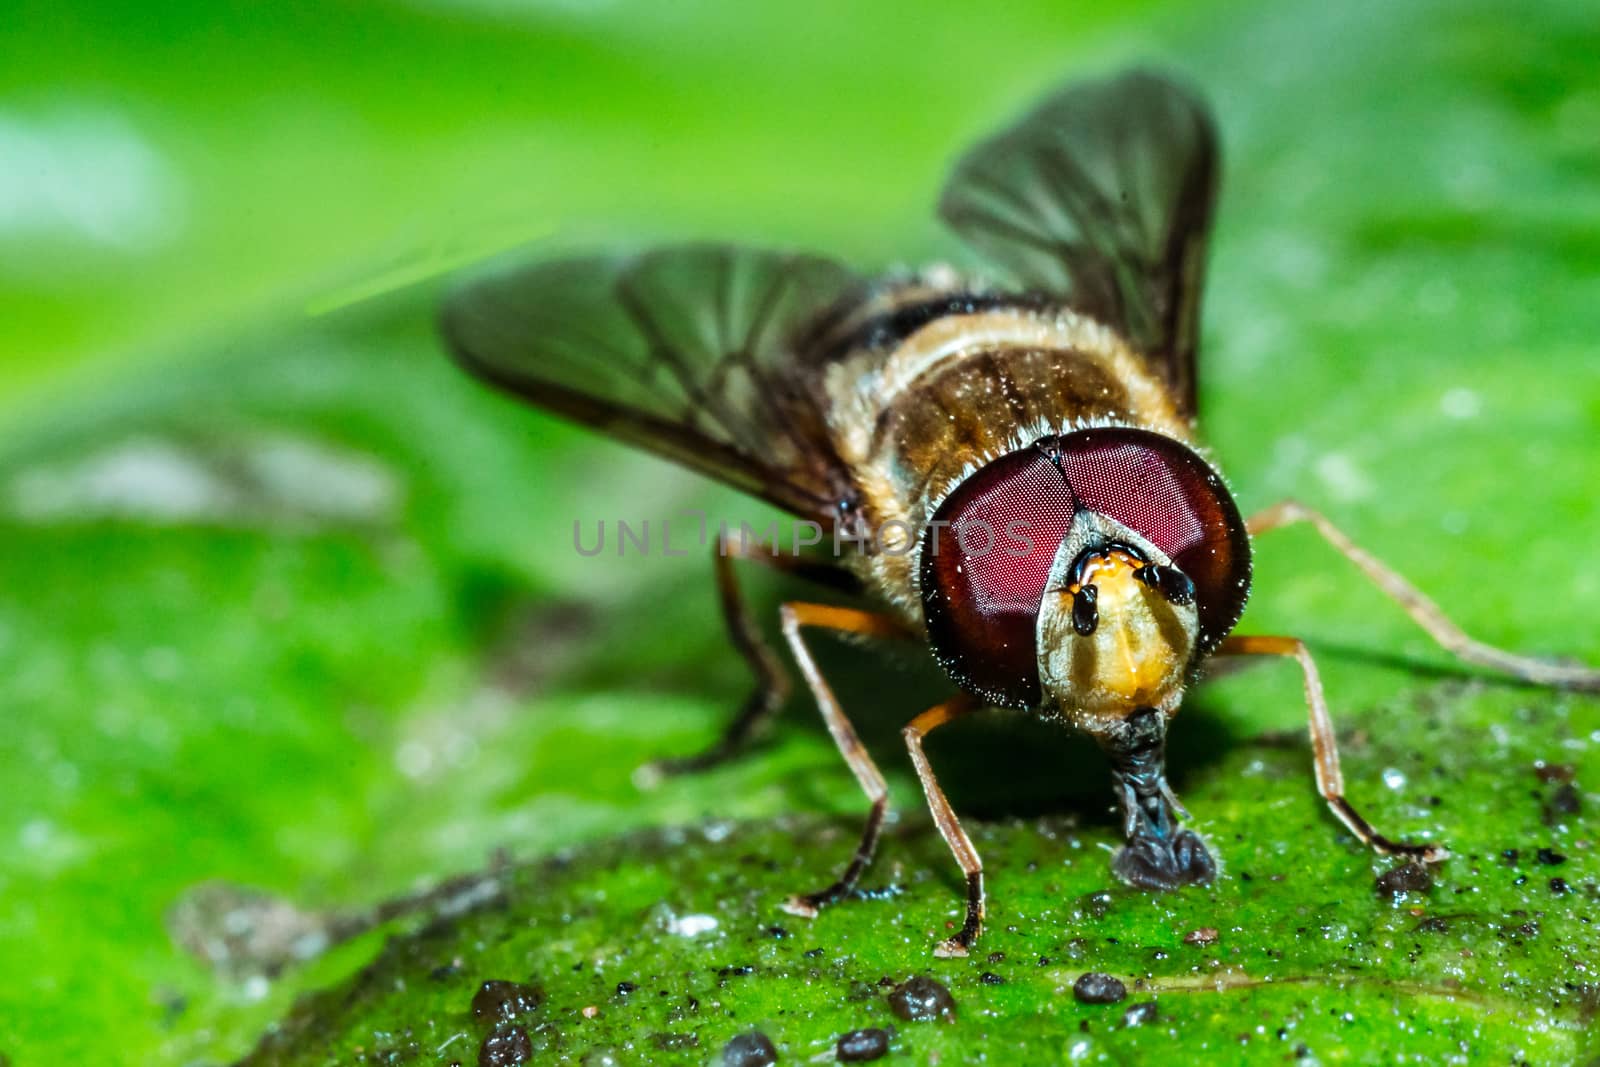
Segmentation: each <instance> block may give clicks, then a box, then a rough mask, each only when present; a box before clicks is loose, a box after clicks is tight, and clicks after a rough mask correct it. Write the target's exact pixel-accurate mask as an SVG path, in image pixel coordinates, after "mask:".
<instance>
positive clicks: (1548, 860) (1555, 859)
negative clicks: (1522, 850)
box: [1537, 848, 1567, 867]
mask: <svg viewBox="0 0 1600 1067" xmlns="http://www.w3.org/2000/svg"><path fill="white" fill-rule="evenodd" d="M1537 856H1538V859H1539V862H1540V863H1542V864H1544V865H1545V866H1546V867H1554V866H1556V865H1557V864H1560V863H1565V862H1567V857H1566V856H1564V855H1562V854H1561V853H1559V852H1557V851H1556V850H1555V849H1553V848H1541V849H1540V850H1539V851H1538V853H1537Z"/></svg>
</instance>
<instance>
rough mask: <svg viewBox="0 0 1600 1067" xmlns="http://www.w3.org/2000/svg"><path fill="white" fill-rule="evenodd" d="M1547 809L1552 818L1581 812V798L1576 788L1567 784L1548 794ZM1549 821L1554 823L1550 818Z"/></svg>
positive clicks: (1569, 783)
mask: <svg viewBox="0 0 1600 1067" xmlns="http://www.w3.org/2000/svg"><path fill="white" fill-rule="evenodd" d="M1547 808H1548V809H1549V811H1548V813H1549V814H1550V815H1551V816H1552V817H1554V816H1560V815H1576V814H1578V813H1579V812H1581V811H1582V810H1583V796H1582V794H1580V793H1579V792H1578V787H1577V786H1575V785H1573V784H1572V783H1571V782H1568V783H1566V784H1565V785H1563V786H1561V787H1560V788H1558V789H1557V790H1556V791H1555V792H1554V793H1551V794H1550V803H1549V804H1548V805H1547ZM1551 821H1554V819H1553V818H1552V820H1551Z"/></svg>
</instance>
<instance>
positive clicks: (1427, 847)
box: [1373, 840, 1450, 866]
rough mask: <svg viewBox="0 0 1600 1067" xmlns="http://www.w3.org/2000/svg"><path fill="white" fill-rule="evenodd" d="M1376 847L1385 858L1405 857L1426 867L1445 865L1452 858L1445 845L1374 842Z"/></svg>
mask: <svg viewBox="0 0 1600 1067" xmlns="http://www.w3.org/2000/svg"><path fill="white" fill-rule="evenodd" d="M1373 844H1374V847H1376V848H1377V850H1378V851H1379V852H1381V853H1383V854H1384V855H1385V856H1404V857H1406V858H1407V859H1410V860H1414V861H1415V862H1417V863H1421V864H1423V865H1424V866H1432V865H1433V864H1436V863H1443V862H1444V861H1445V860H1447V859H1449V858H1450V850H1449V849H1447V848H1445V847H1444V846H1443V845H1431V844H1422V845H1416V844H1411V843H1410V842H1407V841H1389V840H1384V841H1381V842H1374V843H1373Z"/></svg>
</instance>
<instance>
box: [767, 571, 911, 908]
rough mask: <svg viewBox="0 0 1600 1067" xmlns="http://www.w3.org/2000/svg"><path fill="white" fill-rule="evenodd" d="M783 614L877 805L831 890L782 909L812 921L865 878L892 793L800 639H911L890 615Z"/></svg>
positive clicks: (847, 755) (820, 609) (788, 610)
mask: <svg viewBox="0 0 1600 1067" xmlns="http://www.w3.org/2000/svg"><path fill="white" fill-rule="evenodd" d="M781 615H782V619H783V636H784V638H785V640H787V641H788V642H789V648H790V649H791V650H792V651H793V652H794V658H795V661H796V662H797V663H799V664H800V673H801V674H802V675H803V676H804V677H805V680H806V684H807V685H809V686H810V687H811V692H812V694H813V695H814V696H815V697H816V698H817V709H818V710H819V711H821V712H822V720H823V722H825V723H826V724H827V726H828V733H829V734H830V735H832V737H833V743H834V744H836V745H838V746H839V753H840V754H841V755H842V756H844V760H845V762H846V763H847V764H849V765H850V770H851V772H852V773H854V774H855V776H856V781H857V782H859V783H860V784H861V791H862V792H864V793H866V794H867V799H868V800H869V801H871V804H872V806H871V808H870V809H868V812H867V822H866V825H865V826H864V827H863V828H862V831H861V840H860V842H859V843H858V844H857V845H856V850H855V853H854V854H853V855H852V856H851V857H850V862H849V863H848V864H846V865H845V868H844V870H843V872H841V873H840V875H839V877H838V878H837V879H836V880H835V881H834V882H833V883H832V884H831V885H829V886H828V887H827V888H825V889H821V890H818V891H817V892H815V893H806V894H802V895H797V896H793V897H790V898H789V900H788V901H787V902H786V903H785V904H784V905H783V910H784V911H786V912H788V913H789V914H791V915H800V916H804V917H806V918H812V917H814V916H815V915H816V914H817V912H818V910H820V909H821V908H823V907H826V906H827V905H829V904H832V903H834V902H835V901H837V900H839V899H840V898H842V897H844V896H846V895H848V894H849V893H850V891H851V890H853V889H854V888H855V886H856V882H857V881H858V880H859V879H860V877H861V873H862V872H863V871H865V870H866V869H867V864H869V863H871V862H872V854H873V852H874V851H875V850H876V849H877V846H878V832H879V830H881V829H882V827H883V817H884V814H885V812H886V810H887V808H888V803H889V791H888V788H887V787H886V786H885V785H884V782H883V775H882V774H881V773H879V771H878V766H877V764H875V763H873V762H872V757H871V756H870V755H868V754H867V750H866V748H865V746H863V745H862V744H861V738H860V737H858V736H857V735H856V731H855V727H853V726H851V725H850V720H849V719H847V718H845V714H844V709H842V708H841V707H840V706H839V701H838V699H837V698H836V697H835V696H834V695H833V689H832V688H831V687H829V685H828V681H827V679H826V678H824V677H823V676H822V672H821V671H820V670H818V669H817V662H816V660H815V659H813V658H812V655H811V650H810V649H809V648H807V647H806V643H805V639H804V638H802V637H801V636H800V630H801V628H802V627H813V628H815V629H820V630H832V631H834V632H836V633H846V634H857V635H860V636H863V637H896V638H904V637H908V636H910V634H909V633H908V632H907V631H906V629H905V627H904V626H902V625H901V624H900V623H899V622H897V621H895V620H894V619H892V618H890V617H889V616H887V615H880V614H878V613H876V612H871V611H860V610H857V609H855V608H839V607H830V606H829V605H826V604H807V603H801V602H798V601H792V602H790V603H787V604H785V605H783V608H782V611H781Z"/></svg>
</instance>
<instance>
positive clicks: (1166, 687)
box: [1037, 508, 1200, 736]
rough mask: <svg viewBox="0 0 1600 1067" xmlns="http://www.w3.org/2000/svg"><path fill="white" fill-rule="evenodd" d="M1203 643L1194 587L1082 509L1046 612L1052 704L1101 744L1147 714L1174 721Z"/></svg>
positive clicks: (1131, 536) (1041, 665) (1140, 542)
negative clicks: (1113, 729) (1112, 729)
mask: <svg viewBox="0 0 1600 1067" xmlns="http://www.w3.org/2000/svg"><path fill="white" fill-rule="evenodd" d="M1199 636H1200V613H1199V610H1198V608H1197V607H1196V604H1195V586H1194V582H1193V580H1191V579H1190V578H1189V576H1188V575H1187V574H1185V573H1184V572H1183V571H1182V570H1181V569H1180V568H1179V567H1177V566H1176V565H1174V564H1173V562H1172V560H1171V559H1170V558H1169V557H1168V556H1167V555H1166V553H1164V552H1162V551H1161V550H1160V549H1159V548H1157V547H1156V546H1155V545H1153V544H1151V543H1150V542H1149V541H1148V540H1147V539H1146V538H1144V537H1143V536H1142V535H1140V534H1139V533H1137V532H1136V531H1134V530H1131V529H1129V528H1128V527H1127V526H1125V525H1123V524H1122V523H1119V522H1118V521H1117V520H1115V519H1113V518H1111V517H1109V516H1107V515H1104V514H1102V513H1100V512H1096V511H1092V510H1090V509H1088V508H1080V509H1079V510H1078V511H1077V513H1076V514H1075V515H1074V517H1073V522H1072V525H1071V527H1070V528H1069V529H1068V531H1067V536H1066V537H1064V538H1063V539H1062V541H1061V547H1060V548H1059V549H1057V551H1056V558H1055V562H1054V564H1053V565H1052V567H1051V571H1050V578H1049V583H1048V584H1047V585H1046V587H1045V593H1044V597H1043V599H1042V600H1041V601H1040V604H1039V618H1038V627H1037V645H1038V670H1039V681H1040V688H1041V690H1042V694H1041V695H1042V697H1043V699H1044V701H1045V702H1046V703H1048V704H1049V705H1051V706H1053V707H1054V708H1055V709H1057V710H1058V711H1059V712H1060V713H1061V714H1062V715H1063V716H1065V717H1066V718H1067V720H1068V721H1070V722H1071V723H1072V724H1073V725H1074V726H1077V727H1078V728H1079V729H1081V730H1083V731H1085V732H1086V733H1089V734H1092V735H1095V736H1100V735H1101V734H1102V733H1104V732H1105V731H1106V729H1108V728H1109V726H1110V724H1112V723H1114V722H1116V721H1117V720H1122V719H1127V718H1129V717H1130V716H1132V715H1134V714H1136V713H1140V712H1142V711H1144V710H1145V709H1154V710H1156V711H1158V712H1160V713H1162V714H1164V715H1169V716H1170V715H1171V714H1173V713H1174V712H1176V711H1177V709H1178V704H1179V701H1180V700H1181V699H1182V696H1183V686H1184V683H1185V682H1186V681H1187V680H1188V677H1189V673H1190V668H1191V665H1192V663H1193V662H1194V657H1195V649H1196V646H1197V644H1198V641H1199Z"/></svg>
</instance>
